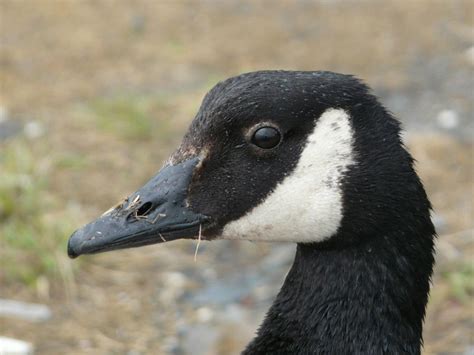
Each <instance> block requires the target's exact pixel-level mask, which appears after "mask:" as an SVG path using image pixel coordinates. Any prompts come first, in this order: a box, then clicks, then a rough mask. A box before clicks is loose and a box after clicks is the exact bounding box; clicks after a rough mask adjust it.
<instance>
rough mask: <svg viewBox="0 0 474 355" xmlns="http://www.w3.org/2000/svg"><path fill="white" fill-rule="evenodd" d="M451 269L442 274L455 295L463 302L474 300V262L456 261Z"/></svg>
mask: <svg viewBox="0 0 474 355" xmlns="http://www.w3.org/2000/svg"><path fill="white" fill-rule="evenodd" d="M450 269H451V270H450V271H446V272H444V273H443V274H442V276H443V278H445V279H446V280H447V282H448V284H449V286H450V290H451V293H452V294H453V296H454V297H455V298H456V299H458V300H459V301H461V302H469V303H470V302H472V297H473V296H474V263H473V262H472V261H469V262H462V263H455V264H453V265H451V267H450Z"/></svg>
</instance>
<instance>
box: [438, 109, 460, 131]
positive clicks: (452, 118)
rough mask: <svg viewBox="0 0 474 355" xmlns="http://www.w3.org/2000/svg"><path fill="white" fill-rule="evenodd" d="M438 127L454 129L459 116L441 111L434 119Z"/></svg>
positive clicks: (450, 111) (452, 111)
mask: <svg viewBox="0 0 474 355" xmlns="http://www.w3.org/2000/svg"><path fill="white" fill-rule="evenodd" d="M436 120H437V121H438V125H439V126H440V127H441V128H443V129H454V128H456V127H457V126H458V125H459V115H458V114H457V112H456V111H454V110H442V111H440V112H439V113H438V116H437V117H436Z"/></svg>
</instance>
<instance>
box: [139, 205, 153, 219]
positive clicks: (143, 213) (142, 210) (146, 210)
mask: <svg viewBox="0 0 474 355" xmlns="http://www.w3.org/2000/svg"><path fill="white" fill-rule="evenodd" d="M152 207H153V204H152V203H151V202H146V203H144V204H143V205H141V206H140V208H139V209H138V210H137V212H136V215H137V216H139V217H140V216H146V215H147V214H148V213H150V212H151V208H152Z"/></svg>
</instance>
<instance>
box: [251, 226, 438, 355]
mask: <svg viewBox="0 0 474 355" xmlns="http://www.w3.org/2000/svg"><path fill="white" fill-rule="evenodd" d="M425 232H426V233H425V234H426V235H418V236H413V237H414V238H407V236H406V235H405V234H404V233H399V234H397V235H381V236H377V237H376V238H367V239H365V240H364V242H363V243H360V244H358V245H355V246H354V245H353V246H348V247H345V248H343V249H340V248H339V249H337V248H335V247H332V246H330V245H328V246H321V245H315V244H299V245H298V247H297V251H296V256H295V261H294V263H293V266H292V268H291V270H290V271H289V273H288V275H287V277H286V280H285V283H284V285H283V287H282V289H281V290H280V293H279V294H278V296H277V298H276V300H275V302H274V303H273V305H272V307H271V308H270V310H269V311H268V314H267V317H266V319H265V321H264V323H263V324H262V326H261V327H260V329H259V332H258V335H257V337H256V338H255V339H254V340H253V341H252V342H251V343H250V344H249V346H248V347H247V349H246V350H245V351H244V354H258V353H317V354H319V353H321V354H327V353H328V354H329V353H331V354H342V353H351V354H352V353H364V354H384V353H386V354H399V353H400V354H401V353H403V354H419V353H420V347H421V345H422V323H423V318H424V314H425V306H426V302H427V298H428V292H429V282H430V276H431V273H432V267H433V253H432V249H433V233H434V232H433V231H432V226H431V228H428V229H427V230H426V231H425ZM408 240H409V242H408ZM403 241H405V243H403Z"/></svg>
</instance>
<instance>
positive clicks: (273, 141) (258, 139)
mask: <svg viewBox="0 0 474 355" xmlns="http://www.w3.org/2000/svg"><path fill="white" fill-rule="evenodd" d="M280 140H281V134H280V132H279V131H278V130H277V129H276V128H273V127H261V128H259V129H257V130H256V131H255V132H254V134H253V136H252V143H253V144H255V145H256V146H257V147H260V148H262V149H271V148H274V147H276V146H277V145H278V143H280Z"/></svg>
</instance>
